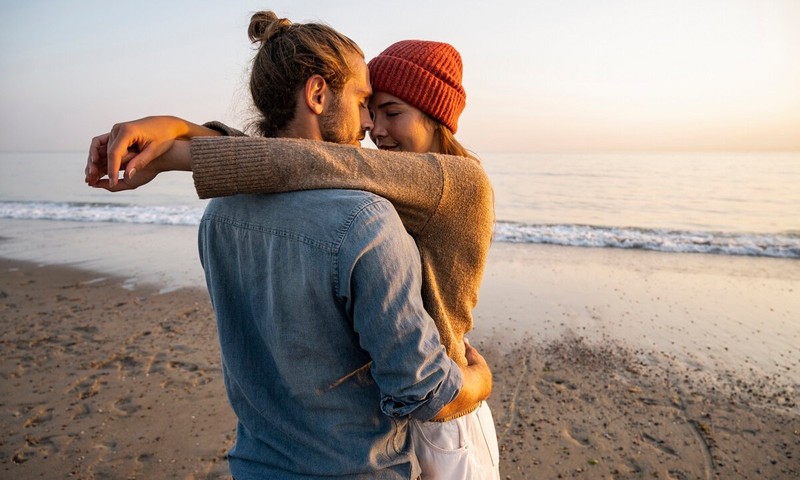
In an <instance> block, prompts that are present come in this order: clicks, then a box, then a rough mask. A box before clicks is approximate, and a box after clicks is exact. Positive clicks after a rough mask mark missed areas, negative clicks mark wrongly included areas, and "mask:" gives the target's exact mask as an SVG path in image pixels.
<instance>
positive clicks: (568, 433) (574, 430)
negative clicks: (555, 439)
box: [561, 425, 592, 447]
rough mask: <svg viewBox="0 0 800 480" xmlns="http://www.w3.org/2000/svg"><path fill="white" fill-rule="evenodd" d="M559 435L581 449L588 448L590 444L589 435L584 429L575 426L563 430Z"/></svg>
mask: <svg viewBox="0 0 800 480" xmlns="http://www.w3.org/2000/svg"><path fill="white" fill-rule="evenodd" d="M561 434H562V435H563V436H564V437H566V438H567V439H568V440H571V441H572V442H573V443H575V445H578V446H581V447H588V446H589V445H591V444H592V439H591V434H590V433H589V432H588V431H587V430H586V429H585V428H583V427H580V426H577V425H572V426H569V427H566V428H564V429H563V430H562V431H561Z"/></svg>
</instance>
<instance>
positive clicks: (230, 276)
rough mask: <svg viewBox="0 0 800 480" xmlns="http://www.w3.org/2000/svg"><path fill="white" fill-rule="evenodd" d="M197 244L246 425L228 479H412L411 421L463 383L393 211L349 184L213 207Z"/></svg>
mask: <svg viewBox="0 0 800 480" xmlns="http://www.w3.org/2000/svg"><path fill="white" fill-rule="evenodd" d="M199 246H200V257H201V262H202V264H203V269H204V270H205V275H206V282H207V284H208V289H209V292H210V294H211V301H212V303H213V306H214V311H215V313H216V316H217V328H218V333H219V339H220V345H221V350H222V368H223V376H224V380H225V388H226V391H227V394H228V399H229V401H230V403H231V406H232V407H233V410H234V411H235V413H236V416H237V419H238V423H237V436H236V445H235V446H234V447H233V448H232V449H231V451H230V452H229V453H228V459H229V464H230V469H231V473H232V474H233V476H234V477H235V478H236V479H237V480H248V479H256V478H276V479H308V478H319V477H323V476H324V477H325V478H348V479H350V478H353V479H355V478H358V479H360V478H365V479H366V478H370V479H383V478H386V479H401V478H402V479H409V478H416V477H417V476H418V475H419V466H418V464H417V461H416V457H415V456H414V454H413V450H412V446H411V444H410V441H409V435H408V419H409V418H416V419H420V420H428V419H430V418H432V417H433V416H434V415H435V414H436V413H437V412H438V411H439V410H440V409H441V408H442V407H443V406H444V405H446V404H447V403H449V402H450V401H452V400H453V399H454V398H455V397H456V396H457V394H458V392H459V390H460V388H461V382H462V377H461V372H460V370H459V369H458V366H457V365H456V364H455V363H454V362H453V361H452V360H450V359H449V358H448V357H447V354H446V353H445V350H444V347H442V345H441V344H440V342H439V334H438V332H437V330H436V327H435V325H434V323H433V320H432V319H431V318H430V317H429V316H428V314H427V313H426V312H425V310H424V309H423V306H422V300H421V297H420V288H421V280H420V278H421V267H420V260H419V253H418V251H417V249H416V246H415V244H414V241H413V239H412V238H411V237H410V236H409V235H408V234H407V233H406V231H405V230H404V228H403V225H402V223H401V221H400V219H399V217H398V216H397V213H396V212H395V211H394V208H393V207H392V206H391V204H390V203H389V202H388V201H386V200H385V199H383V198H381V197H378V196H376V195H373V194H370V193H366V192H361V191H355V190H313V191H306V192H292V193H283V194H276V195H238V196H234V197H227V198H221V199H215V200H212V201H211V202H210V203H209V205H208V207H207V209H206V212H205V215H204V216H203V220H202V222H201V225H200V232H199Z"/></svg>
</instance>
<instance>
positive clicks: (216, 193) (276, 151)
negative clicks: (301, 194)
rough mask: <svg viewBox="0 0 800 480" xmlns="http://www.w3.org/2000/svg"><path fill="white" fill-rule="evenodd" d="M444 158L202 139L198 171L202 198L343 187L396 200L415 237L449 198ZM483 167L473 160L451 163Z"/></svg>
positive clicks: (195, 160)
mask: <svg viewBox="0 0 800 480" xmlns="http://www.w3.org/2000/svg"><path fill="white" fill-rule="evenodd" d="M441 157H442V156H441V155H435V154H411V153H397V152H383V151H380V150H374V149H365V148H358V147H353V146H348V145H338V144H335V143H327V142H318V141H312V140H302V139H289V138H263V137H239V136H237V137H196V138H194V139H192V171H193V178H194V183H195V188H196V190H197V193H198V195H199V196H200V198H213V197H222V196H228V195H238V194H243V193H279V192H288V191H296V190H313V189H327V188H343V189H355V190H365V191H368V192H372V193H374V194H376V195H380V196H381V197H384V198H386V199H387V200H389V201H390V202H391V203H392V205H394V207H395V209H396V210H397V213H398V214H400V218H401V219H402V220H403V224H404V225H405V227H406V229H407V230H408V231H409V233H411V234H412V235H420V234H422V233H423V231H424V230H425V228H426V226H427V225H428V222H429V221H430V219H431V217H433V216H434V215H435V214H436V212H437V210H438V208H439V204H440V202H441V200H442V194H443V191H444V188H445V174H444V172H443V170H442V168H443V167H442V163H441ZM451 158H454V159H457V161H459V162H463V163H465V164H467V163H471V164H473V165H472V168H478V169H480V166H479V164H478V163H477V162H476V161H474V160H471V159H467V158H462V157H451Z"/></svg>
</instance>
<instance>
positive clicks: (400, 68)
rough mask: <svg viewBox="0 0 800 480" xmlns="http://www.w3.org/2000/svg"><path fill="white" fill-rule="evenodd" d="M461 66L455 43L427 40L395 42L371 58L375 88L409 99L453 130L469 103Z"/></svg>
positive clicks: (371, 79) (370, 75)
mask: <svg viewBox="0 0 800 480" xmlns="http://www.w3.org/2000/svg"><path fill="white" fill-rule="evenodd" d="M462 70H463V66H462V64H461V55H459V54H458V51H457V50H456V49H455V48H453V46H452V45H449V44H447V43H440V42H429V41H424V40H403V41H400V42H397V43H394V44H392V45H391V46H389V48H387V49H386V50H384V51H383V52H381V54H380V55H378V56H377V57H375V58H373V59H372V60H370V62H369V77H370V81H371V83H372V89H373V91H376V92H378V91H383V92H386V93H388V94H389V95H394V96H395V97H398V98H400V99H401V100H403V101H405V102H408V103H409V104H411V105H413V106H414V107H416V108H418V109H420V110H422V111H423V112H425V113H426V114H428V115H430V116H431V117H433V118H434V119H436V120H438V121H440V122H442V123H443V124H444V125H445V126H446V127H447V128H449V129H450V131H451V132H453V133H456V130H458V117H459V115H461V112H462V111H464V106H466V104H467V93H466V92H465V91H464V87H463V86H461V73H462Z"/></svg>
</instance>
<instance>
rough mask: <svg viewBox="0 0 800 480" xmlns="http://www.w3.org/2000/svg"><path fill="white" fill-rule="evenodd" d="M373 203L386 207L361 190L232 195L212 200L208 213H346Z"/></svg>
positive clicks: (382, 199)
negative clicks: (276, 211)
mask: <svg viewBox="0 0 800 480" xmlns="http://www.w3.org/2000/svg"><path fill="white" fill-rule="evenodd" d="M373 203H389V201H388V200H386V199H385V198H383V197H380V196H378V195H376V194H374V193H370V192H366V191H363V190H340V189H321V190H303V191H297V192H286V193H273V194H263V195H233V196H230V197H221V198H215V199H213V200H211V201H210V202H209V204H208V207H207V211H225V210H227V211H234V212H248V211H250V210H251V209H256V210H257V211H258V213H259V214H263V213H264V211H263V210H261V209H264V208H269V209H270V210H271V211H274V210H281V209H290V210H295V211H316V210H325V211H327V212H328V214H329V215H330V214H332V213H333V211H334V210H342V211H349V210H351V209H358V208H361V207H363V206H364V205H369V204H373Z"/></svg>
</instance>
